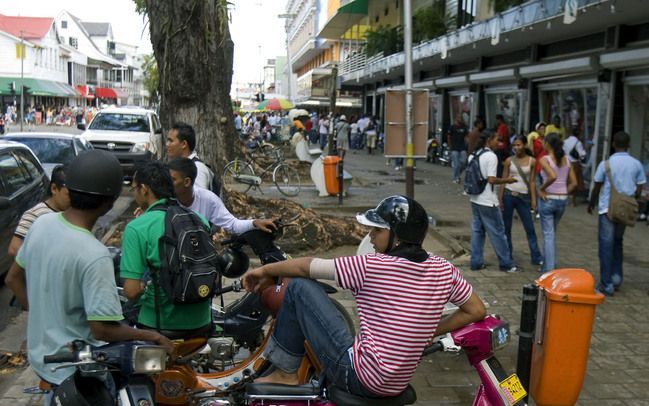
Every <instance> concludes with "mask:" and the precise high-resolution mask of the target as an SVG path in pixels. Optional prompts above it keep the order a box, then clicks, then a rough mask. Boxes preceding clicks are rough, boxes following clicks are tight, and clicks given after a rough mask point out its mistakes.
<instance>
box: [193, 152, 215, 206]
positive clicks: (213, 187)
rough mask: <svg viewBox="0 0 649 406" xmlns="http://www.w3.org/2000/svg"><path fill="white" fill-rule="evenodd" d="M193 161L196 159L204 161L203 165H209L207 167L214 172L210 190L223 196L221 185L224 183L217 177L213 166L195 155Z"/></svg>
mask: <svg viewBox="0 0 649 406" xmlns="http://www.w3.org/2000/svg"><path fill="white" fill-rule="evenodd" d="M192 161H194V162H196V161H198V162H202V163H203V165H205V166H207V169H209V170H210V172H212V183H211V184H210V189H209V190H210V191H211V192H212V193H214V194H215V195H217V196H218V197H221V186H222V185H221V182H219V180H218V179H217V178H216V174H215V172H214V170H213V169H212V167H211V166H210V165H209V164H206V163H205V162H203V161H201V160H200V158H198V157H197V156H195V157H193V158H192Z"/></svg>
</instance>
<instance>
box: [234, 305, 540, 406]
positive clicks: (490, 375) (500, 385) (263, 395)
mask: <svg viewBox="0 0 649 406" xmlns="http://www.w3.org/2000/svg"><path fill="white" fill-rule="evenodd" d="M509 340H510V333H509V324H508V323H507V322H505V321H503V320H500V319H499V318H498V316H493V315H490V316H487V317H485V318H484V319H483V320H481V321H479V322H477V323H473V324H470V325H468V326H464V327H462V328H460V329H458V330H456V331H453V332H451V333H449V334H447V335H445V336H443V337H441V338H439V340H437V341H435V342H433V344H431V345H430V346H429V347H427V348H426V349H425V350H424V353H423V355H428V354H432V353H434V352H438V351H447V352H459V351H461V350H462V351H464V352H465V353H466V355H467V358H468V360H469V362H470V363H471V365H472V366H473V367H474V368H475V369H476V372H477V373H478V376H479V377H480V381H481V384H480V386H479V387H478V391H477V392H476V395H475V398H474V400H473V406H514V405H517V406H522V405H524V404H525V403H524V400H523V399H524V398H525V396H526V395H527V393H526V392H525V389H524V388H523V385H522V384H521V382H520V380H519V379H518V376H517V375H516V374H515V373H514V374H508V373H507V372H506V371H505V370H504V368H503V367H502V365H501V364H500V362H499V361H498V360H497V359H496V357H495V356H494V352H495V351H496V350H498V349H501V348H503V347H504V346H505V345H506V343H507V342H508V341H509ZM246 400H247V402H248V403H247V404H248V405H251V406H262V405H266V406H269V405H285V406H301V405H311V406H336V405H339V406H344V405H355V406H365V405H366V406H375V405H379V404H380V405H386V406H388V405H389V406H402V405H409V404H413V403H415V402H416V401H417V396H416V393H415V390H414V389H413V388H412V387H411V386H408V387H407V388H406V390H405V391H404V392H402V393H401V394H400V395H398V396H395V397H390V398H381V399H368V398H361V397H358V396H354V395H351V394H349V393H347V392H346V391H344V390H343V389H340V388H336V387H333V386H331V387H328V388H320V387H318V386H317V385H302V386H299V387H290V390H287V386H285V385H273V384H254V383H253V384H249V385H248V386H247V388H246Z"/></svg>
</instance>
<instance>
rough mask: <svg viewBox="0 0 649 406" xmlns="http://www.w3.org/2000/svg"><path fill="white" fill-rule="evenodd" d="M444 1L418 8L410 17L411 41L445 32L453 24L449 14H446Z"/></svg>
mask: <svg viewBox="0 0 649 406" xmlns="http://www.w3.org/2000/svg"><path fill="white" fill-rule="evenodd" d="M445 8H446V7H444V2H439V3H436V4H435V5H433V6H429V7H423V8H420V9H419V10H418V11H417V12H416V13H415V15H414V16H413V18H412V42H413V43H415V44H416V43H418V42H422V41H428V40H431V39H433V38H437V37H439V36H441V35H444V34H446V32H447V31H448V28H449V27H450V26H451V24H453V20H452V19H451V18H450V16H446V12H445V11H446V10H445Z"/></svg>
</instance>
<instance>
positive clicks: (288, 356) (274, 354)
mask: <svg viewBox="0 0 649 406" xmlns="http://www.w3.org/2000/svg"><path fill="white" fill-rule="evenodd" d="M302 357H304V354H294V353H292V352H290V351H288V350H287V349H285V348H284V347H282V345H281V344H280V343H279V342H277V340H276V339H275V336H274V335H271V336H270V338H269V339H268V343H267V344H266V349H265V350H264V358H266V359H267V360H269V361H270V362H271V363H272V364H273V365H274V366H275V367H277V368H279V369H281V370H282V371H284V372H286V373H289V374H290V373H294V372H297V370H298V368H299V367H300V363H301V362H302Z"/></svg>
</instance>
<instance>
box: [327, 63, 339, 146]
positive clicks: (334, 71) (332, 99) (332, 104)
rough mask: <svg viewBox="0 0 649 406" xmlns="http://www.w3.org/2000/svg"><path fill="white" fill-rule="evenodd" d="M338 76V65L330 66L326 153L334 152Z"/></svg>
mask: <svg viewBox="0 0 649 406" xmlns="http://www.w3.org/2000/svg"><path fill="white" fill-rule="evenodd" d="M337 77H338V65H337V64H334V66H333V67H332V68H331V89H330V92H331V93H329V112H330V115H331V118H330V119H329V134H328V136H327V155H333V154H334V130H335V127H334V111H335V110H336V78H337Z"/></svg>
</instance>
